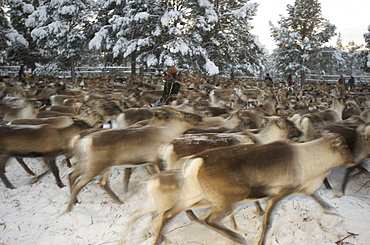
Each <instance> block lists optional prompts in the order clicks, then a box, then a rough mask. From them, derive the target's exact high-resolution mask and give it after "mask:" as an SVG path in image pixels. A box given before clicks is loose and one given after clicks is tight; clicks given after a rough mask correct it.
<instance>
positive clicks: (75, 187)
mask: <svg viewBox="0 0 370 245" xmlns="http://www.w3.org/2000/svg"><path fill="white" fill-rule="evenodd" d="M93 177H94V176H93ZM93 177H91V176H82V178H81V179H79V180H78V181H77V182H76V183H75V184H73V186H72V187H71V190H72V193H71V199H70V200H69V202H68V206H67V209H66V211H64V213H69V212H71V210H72V206H73V205H74V204H75V203H76V201H77V195H78V193H79V192H80V191H81V190H82V188H84V187H85V186H86V185H87V184H88V183H89V182H90V181H91V180H92V178H93Z"/></svg>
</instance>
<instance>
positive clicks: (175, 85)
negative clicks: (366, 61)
mask: <svg viewBox="0 0 370 245" xmlns="http://www.w3.org/2000/svg"><path fill="white" fill-rule="evenodd" d="M179 82H180V78H179V76H178V75H177V74H172V75H171V76H170V77H168V78H167V79H166V82H165V84H164V89H163V94H166V95H168V94H178V93H179V91H180V88H181V85H180V83H179Z"/></svg>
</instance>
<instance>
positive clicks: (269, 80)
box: [265, 73, 272, 87]
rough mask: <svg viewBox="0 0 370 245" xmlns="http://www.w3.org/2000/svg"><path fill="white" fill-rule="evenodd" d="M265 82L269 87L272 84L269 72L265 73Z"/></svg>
mask: <svg viewBox="0 0 370 245" xmlns="http://www.w3.org/2000/svg"><path fill="white" fill-rule="evenodd" d="M265 82H266V84H267V86H269V87H271V86H272V78H271V77H270V74H268V73H266V76H265Z"/></svg>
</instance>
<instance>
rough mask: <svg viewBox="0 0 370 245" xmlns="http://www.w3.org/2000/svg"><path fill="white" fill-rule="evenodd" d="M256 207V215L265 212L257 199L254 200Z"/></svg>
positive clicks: (260, 215)
mask: <svg viewBox="0 0 370 245" xmlns="http://www.w3.org/2000/svg"><path fill="white" fill-rule="evenodd" d="M254 203H255V205H256V209H257V217H262V216H263V215H264V214H265V211H263V208H262V207H261V204H260V203H259V201H255V202H254Z"/></svg>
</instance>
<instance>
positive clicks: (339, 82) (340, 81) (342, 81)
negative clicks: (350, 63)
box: [338, 75, 344, 85]
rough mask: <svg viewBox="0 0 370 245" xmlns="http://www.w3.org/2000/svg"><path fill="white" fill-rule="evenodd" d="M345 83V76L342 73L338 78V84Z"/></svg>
mask: <svg viewBox="0 0 370 245" xmlns="http://www.w3.org/2000/svg"><path fill="white" fill-rule="evenodd" d="M343 84H344V78H343V76H342V75H340V77H339V79H338V85H343Z"/></svg>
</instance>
